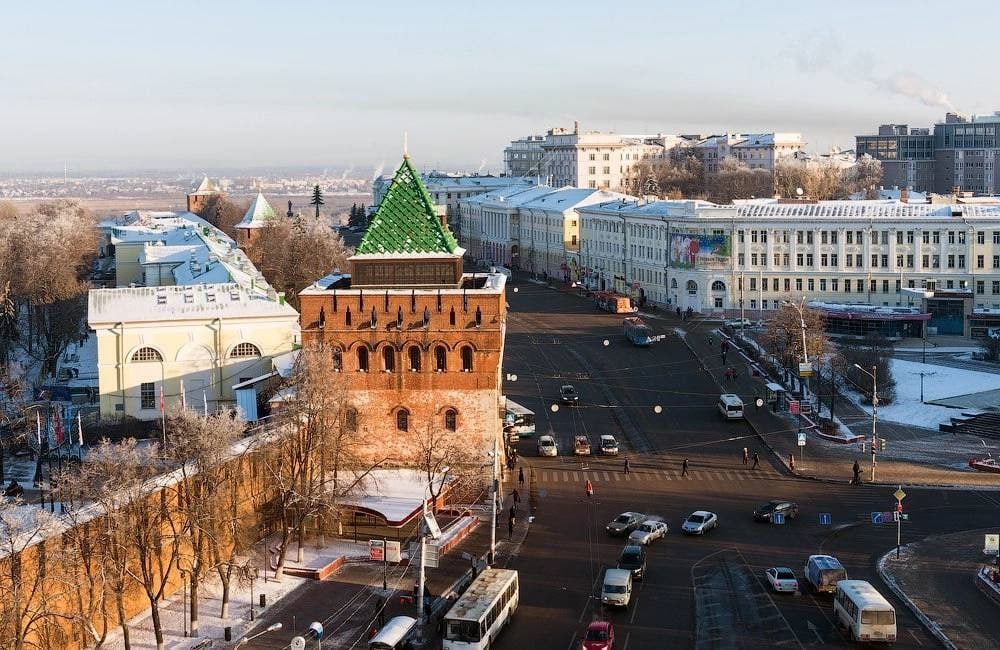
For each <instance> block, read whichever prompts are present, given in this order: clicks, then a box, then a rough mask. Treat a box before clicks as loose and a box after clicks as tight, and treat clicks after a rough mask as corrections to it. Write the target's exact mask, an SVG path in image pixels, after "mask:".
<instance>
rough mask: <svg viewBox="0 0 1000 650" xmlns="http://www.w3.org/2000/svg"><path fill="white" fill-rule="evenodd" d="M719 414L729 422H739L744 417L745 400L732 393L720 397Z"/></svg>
mask: <svg viewBox="0 0 1000 650" xmlns="http://www.w3.org/2000/svg"><path fill="white" fill-rule="evenodd" d="M719 413H721V414H722V417H724V418H726V419H727V420H739V419H740V418H742V417H743V400H741V399H740V398H739V396H738V395H733V394H732V393H724V394H722V395H719Z"/></svg>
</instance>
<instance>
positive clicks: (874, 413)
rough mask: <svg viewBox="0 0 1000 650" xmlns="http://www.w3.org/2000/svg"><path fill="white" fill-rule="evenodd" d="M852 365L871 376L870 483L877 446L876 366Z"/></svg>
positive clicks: (873, 479)
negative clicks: (870, 367)
mask: <svg viewBox="0 0 1000 650" xmlns="http://www.w3.org/2000/svg"><path fill="white" fill-rule="evenodd" d="M854 367H855V368H857V369H858V370H860V371H861V372H863V373H865V374H866V375H868V376H869V377H871V378H872V483H874V482H875V451H876V449H877V448H878V438H877V437H876V435H875V421H876V419H877V417H878V377H877V376H876V370H877V369H876V367H875V366H872V371H871V372H868V371H867V370H865V369H864V368H862V367H861V366H859V365H858V364H854Z"/></svg>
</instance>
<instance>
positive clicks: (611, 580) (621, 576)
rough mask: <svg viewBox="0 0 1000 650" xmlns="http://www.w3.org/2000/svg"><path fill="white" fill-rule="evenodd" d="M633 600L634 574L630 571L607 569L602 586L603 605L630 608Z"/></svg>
mask: <svg viewBox="0 0 1000 650" xmlns="http://www.w3.org/2000/svg"><path fill="white" fill-rule="evenodd" d="M630 600H632V572H631V571H629V570H628V569H606V570H605V571H604V582H603V583H602V586H601V603H603V604H604V605H613V606H615V607H628V604H629V601H630Z"/></svg>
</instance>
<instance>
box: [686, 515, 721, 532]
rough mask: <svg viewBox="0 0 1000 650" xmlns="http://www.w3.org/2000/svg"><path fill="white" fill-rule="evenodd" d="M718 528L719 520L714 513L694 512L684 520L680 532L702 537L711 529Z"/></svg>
mask: <svg viewBox="0 0 1000 650" xmlns="http://www.w3.org/2000/svg"><path fill="white" fill-rule="evenodd" d="M718 527H719V518H718V517H716V516H715V513H714V512H709V511H707V510H696V511H694V512H692V513H691V514H690V515H689V516H688V518H687V519H685V520H684V524H683V525H681V530H682V531H684V532H685V533H687V534H688V535H704V534H705V533H707V532H708V531H710V530H712V529H713V528H718Z"/></svg>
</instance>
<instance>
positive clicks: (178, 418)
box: [167, 409, 243, 637]
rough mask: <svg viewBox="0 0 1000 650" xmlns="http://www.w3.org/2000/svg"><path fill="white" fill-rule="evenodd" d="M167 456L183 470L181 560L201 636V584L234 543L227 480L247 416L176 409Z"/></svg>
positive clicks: (178, 527)
mask: <svg viewBox="0 0 1000 650" xmlns="http://www.w3.org/2000/svg"><path fill="white" fill-rule="evenodd" d="M167 429H168V432H169V436H170V444H169V446H168V447H167V457H168V458H169V459H170V460H172V461H174V462H175V463H176V464H177V465H178V466H179V469H178V470H177V471H178V472H179V473H180V476H181V480H179V481H178V482H177V483H175V484H174V485H173V487H172V488H171V489H172V490H173V491H174V492H175V495H176V500H177V504H178V515H179V516H178V517H177V518H176V519H177V520H176V522H175V535H176V538H177V540H178V542H179V544H178V548H179V552H178V557H177V561H178V565H179V566H180V565H183V569H182V570H183V571H184V572H185V573H186V575H187V576H188V578H189V580H190V595H191V599H190V614H191V635H192V636H195V637H196V636H198V614H199V604H200V601H199V595H200V588H201V584H202V582H203V581H204V579H205V578H206V577H207V576H208V575H209V573H210V572H211V571H212V570H213V569H214V568H215V562H214V559H215V558H217V557H219V555H220V554H221V551H220V549H222V548H225V547H227V546H229V545H230V544H231V543H232V540H230V539H229V528H228V526H227V523H228V521H227V518H226V513H227V508H228V503H227V500H226V498H225V497H226V490H225V485H224V484H225V483H226V482H227V481H229V480H231V478H232V476H231V475H230V473H229V472H227V471H226V463H227V461H230V460H231V458H230V455H231V449H232V447H233V443H234V442H235V441H236V440H237V439H238V438H239V437H240V436H241V435H242V433H243V420H242V419H240V418H231V417H229V415H228V414H221V415H216V416H212V417H202V416H201V415H199V414H197V413H196V412H194V411H192V410H190V409H180V410H179V411H176V412H174V413H172V414H171V416H170V419H169V421H168V423H167Z"/></svg>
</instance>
